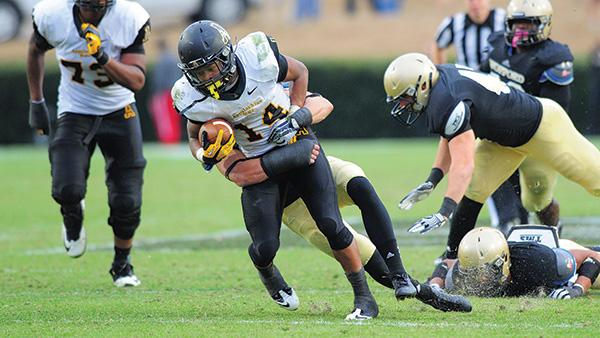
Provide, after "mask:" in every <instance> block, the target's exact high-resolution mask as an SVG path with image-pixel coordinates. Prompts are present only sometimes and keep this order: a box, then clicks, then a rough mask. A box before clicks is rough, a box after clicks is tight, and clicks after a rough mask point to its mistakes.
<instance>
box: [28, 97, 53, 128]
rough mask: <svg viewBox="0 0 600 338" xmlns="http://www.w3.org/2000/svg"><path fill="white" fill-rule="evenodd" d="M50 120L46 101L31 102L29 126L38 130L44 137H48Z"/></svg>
mask: <svg viewBox="0 0 600 338" xmlns="http://www.w3.org/2000/svg"><path fill="white" fill-rule="evenodd" d="M49 121H50V119H49V117H48V107H46V101H42V102H31V101H30V102H29V126H30V127H31V128H34V129H36V130H38V132H39V133H41V134H42V135H48V131H49V125H50V122H49Z"/></svg>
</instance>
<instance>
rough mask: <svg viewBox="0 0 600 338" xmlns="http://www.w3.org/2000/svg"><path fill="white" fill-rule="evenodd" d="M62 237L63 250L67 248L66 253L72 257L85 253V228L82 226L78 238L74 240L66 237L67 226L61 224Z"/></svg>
mask: <svg viewBox="0 0 600 338" xmlns="http://www.w3.org/2000/svg"><path fill="white" fill-rule="evenodd" d="M62 238H63V244H64V246H65V250H67V255H69V256H70V257H72V258H77V257H81V256H82V255H83V254H84V253H85V247H86V242H87V241H86V235H85V228H84V227H83V226H82V227H81V230H80V231H79V238H77V239H76V240H69V239H68V238H67V228H66V227H65V225H64V224H63V226H62Z"/></svg>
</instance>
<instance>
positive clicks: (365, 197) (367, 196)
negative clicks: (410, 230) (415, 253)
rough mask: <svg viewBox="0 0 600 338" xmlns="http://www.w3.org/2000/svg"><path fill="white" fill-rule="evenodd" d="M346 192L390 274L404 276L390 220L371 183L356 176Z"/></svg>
mask: <svg viewBox="0 0 600 338" xmlns="http://www.w3.org/2000/svg"><path fill="white" fill-rule="evenodd" d="M346 190H347V192H348V195H349V196H350V198H352V201H354V203H355V204H356V206H358V208H359V209H360V212H361V214H362V219H363V223H364V225H365V230H367V235H368V236H369V238H370V239H371V241H373V244H375V247H376V248H377V251H379V253H380V254H381V256H382V257H383V258H384V260H385V264H386V265H387V267H388V269H389V270H390V274H394V275H396V274H397V275H400V274H405V273H406V270H405V269H404V264H402V257H401V256H400V250H399V249H398V243H397V242H396V234H395V233H394V227H393V225H392V219H391V218H390V215H389V214H388V212H387V209H386V208H385V206H384V205H383V202H381V199H380V198H379V196H377V193H376V192H375V189H374V188H373V185H371V182H369V180H368V179H367V178H366V177H362V176H357V177H354V178H352V179H351V180H350V182H348V185H347V186H346Z"/></svg>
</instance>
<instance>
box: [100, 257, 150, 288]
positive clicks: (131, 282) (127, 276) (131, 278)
mask: <svg viewBox="0 0 600 338" xmlns="http://www.w3.org/2000/svg"><path fill="white" fill-rule="evenodd" d="M108 272H109V273H110V275H111V276H112V279H113V283H114V284H115V286H116V287H119V288H121V287H126V286H138V285H140V284H141V283H142V282H141V281H140V280H139V279H138V278H137V277H136V276H135V274H134V273H133V265H131V264H129V262H127V263H125V264H117V263H115V262H113V264H112V267H111V268H110V270H109V271H108Z"/></svg>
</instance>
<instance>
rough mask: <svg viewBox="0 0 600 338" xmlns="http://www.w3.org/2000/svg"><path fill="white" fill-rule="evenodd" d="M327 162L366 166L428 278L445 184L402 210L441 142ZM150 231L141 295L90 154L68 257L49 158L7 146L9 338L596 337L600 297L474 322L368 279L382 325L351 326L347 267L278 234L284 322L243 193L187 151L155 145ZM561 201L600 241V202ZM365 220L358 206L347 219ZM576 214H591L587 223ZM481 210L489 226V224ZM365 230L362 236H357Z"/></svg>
mask: <svg viewBox="0 0 600 338" xmlns="http://www.w3.org/2000/svg"><path fill="white" fill-rule="evenodd" d="M595 141H596V144H598V143H599V142H598V141H600V140H598V139H596V140H595ZM324 147H325V149H326V152H327V154H330V155H335V156H338V157H341V158H344V159H347V160H352V161H354V162H356V163H358V164H359V165H361V166H362V167H363V169H364V170H365V171H366V172H367V174H368V175H369V177H370V179H371V181H372V182H373V183H374V185H375V187H376V189H377V190H378V192H379V194H380V196H381V198H382V200H383V201H384V203H385V204H386V206H387V208H388V210H389V211H390V214H391V215H392V218H393V219H394V224H395V226H396V227H397V235H398V238H399V244H400V247H401V252H402V254H403V258H404V261H405V264H406V265H407V267H408V269H409V272H410V273H411V274H413V275H414V276H415V277H417V278H419V279H424V278H426V277H427V275H428V274H429V273H430V271H431V269H432V265H431V261H432V260H433V259H434V258H435V257H436V256H437V255H438V254H439V253H440V252H441V251H442V250H443V244H444V241H445V236H446V234H447V229H439V230H436V231H435V232H433V233H430V234H427V235H425V236H417V235H411V234H407V233H406V232H405V229H406V227H407V226H408V225H409V224H410V223H411V222H413V221H414V220H416V219H418V218H420V217H422V216H423V215H426V214H429V213H431V212H432V211H433V210H436V209H437V207H438V206H439V203H440V199H441V196H442V194H443V190H444V187H443V186H440V187H439V188H438V189H437V191H436V192H435V193H434V194H433V195H432V196H431V197H430V198H429V199H428V200H425V201H423V202H422V203H420V204H418V205H417V206H415V208H414V210H411V211H410V212H400V211H399V210H398V209H397V208H396V204H397V202H398V200H399V199H400V198H401V197H402V196H403V195H404V194H405V193H406V192H407V191H409V190H410V189H411V188H413V187H414V186H415V185H416V184H418V183H420V182H421V181H422V180H423V179H424V178H425V177H426V176H427V174H428V171H429V167H430V165H431V162H432V160H433V155H434V152H435V147H436V144H435V142H434V141H433V140H381V141H364V140H361V141H343V142H341V141H336V142H325V143H324ZM146 157H147V159H148V168H147V171H146V175H145V186H144V206H143V214H142V220H143V223H142V226H141V227H140V229H139V231H138V234H137V236H136V244H137V247H136V249H135V251H134V253H133V263H134V265H135V267H136V273H137V275H138V276H139V277H140V279H142V282H143V284H142V285H141V286H140V287H138V288H135V289H126V290H122V289H116V288H114V287H113V286H112V285H111V283H110V277H109V275H108V273H107V272H108V268H109V265H110V262H111V258H112V251H111V248H110V243H111V241H112V232H111V230H110V228H109V227H108V226H107V225H106V218H107V213H108V208H107V205H106V188H105V187H104V175H103V161H102V158H101V156H100V155H99V154H96V156H95V157H94V161H93V165H92V170H91V171H92V172H91V177H90V180H89V187H88V194H87V196H86V203H87V209H86V216H85V225H86V230H87V232H88V237H89V245H90V247H89V250H88V252H87V253H86V254H85V255H84V256H83V257H82V258H80V259H77V260H73V259H70V258H68V257H67V256H66V255H65V254H64V253H62V250H61V248H60V245H61V242H60V223H61V219H60V215H59V212H58V207H57V205H56V204H55V202H54V201H53V200H52V198H51V197H50V170H49V164H48V160H47V153H46V150H45V148H43V147H5V148H0V177H1V178H0V191H2V194H0V205H1V207H0V208H1V209H0V210H1V211H0V299H1V301H0V336H2V337H5V336H59V335H61V336H62V335H71V336H72V335H76V336H81V335H84V336H115V335H119V336H165V335H169V336H234V337H242V336H243V337H247V336H260V337H263V336H302V337H306V336H327V337H329V336H342V335H343V336H391V335H405V336H448V337H456V336H483V335H486V336H511V337H513V336H523V337H525V336H526V337H532V336H577V337H583V336H590V337H592V336H597V335H598V332H600V323H599V322H598V320H597V319H596V317H597V316H596V311H595V310H596V309H597V308H598V306H599V304H598V302H599V301H600V293H598V292H597V291H594V292H593V293H592V294H591V295H590V296H588V297H585V298H582V299H577V300H573V301H551V300H548V299H543V298H518V299H478V298H473V299H472V302H473V305H474V311H473V312H472V313H470V314H457V313H441V312H437V311H434V310H433V309H431V308H429V307H427V306H425V305H422V304H421V303H419V302H417V301H415V300H407V301H404V302H396V301H395V300H394V299H393V294H392V293H391V291H390V290H387V289H384V288H383V287H380V286H378V285H376V284H375V283H374V282H373V281H372V280H371V286H372V289H373V291H374V294H375V296H376V298H377V300H378V301H379V304H380V310H381V312H380V317H379V318H378V319H376V320H374V321H371V322H369V323H362V324H355V323H347V322H344V321H343V317H344V315H345V314H346V313H347V312H348V311H349V310H350V308H351V299H352V295H351V291H350V289H349V287H348V285H347V281H346V280H345V277H344V275H343V273H342V272H341V270H340V268H339V266H338V264H337V263H336V262H335V261H333V260H332V259H330V258H328V257H327V256H325V255H323V254H321V253H320V252H318V251H316V250H315V249H313V248H311V247H309V246H307V245H306V244H305V243H303V242H302V241H301V240H299V239H298V238H297V237H296V236H294V235H293V234H291V232H289V231H283V232H282V248H281V250H280V252H279V254H278V256H277V259H276V261H277V264H278V266H279V267H280V269H281V270H282V272H283V274H284V275H285V276H286V279H287V280H288V282H289V283H290V284H292V285H293V286H294V287H295V288H296V290H297V292H298V294H299V296H300V299H301V303H302V304H301V307H300V309H299V310H298V311H296V312H285V311H282V310H280V309H279V308H277V307H276V305H274V304H272V302H271V301H270V300H269V299H268V298H267V295H266V293H265V291H264V290H263V287H262V285H261V284H260V281H259V280H258V278H257V276H256V272H255V271H254V269H253V268H252V265H251V262H250V260H249V258H248V257H247V253H246V247H247V245H248V243H249V237H248V235H247V234H246V233H245V232H244V226H243V220H242V215H241V211H240V206H239V189H238V188H236V187H235V186H233V185H232V184H230V183H228V182H227V181H225V180H224V179H223V178H221V177H220V176H219V175H218V174H217V173H216V172H214V173H205V172H203V170H202V169H201V167H200V166H199V165H198V163H197V162H195V161H194V160H192V159H191V157H190V156H189V154H188V153H187V150H186V148H185V147H183V146H182V147H159V146H153V145H148V146H147V147H146ZM556 196H557V198H558V199H559V201H560V203H561V209H562V213H563V216H564V218H565V220H567V221H568V222H567V223H569V224H568V225H567V228H566V229H565V233H564V237H566V238H571V239H575V240H577V241H579V242H582V243H587V244H592V243H596V244H597V243H600V228H597V225H596V224H594V220H593V218H590V217H594V216H595V217H600V209H599V208H598V206H600V203H599V201H598V200H597V199H594V198H593V197H591V196H590V195H588V194H587V193H586V192H585V191H584V190H583V189H582V188H580V187H579V186H577V185H574V184H572V183H570V182H566V181H564V180H562V179H561V180H560V181H559V184H558V188H557V192H556ZM343 214H344V216H345V217H347V218H348V219H350V220H353V221H356V220H357V219H358V218H357V216H359V213H358V211H357V210H356V208H348V209H346V210H344V211H343ZM577 217H588V218H587V220H588V221H589V220H590V219H591V220H592V224H587V223H585V222H584V221H585V219H584V220H581V219H578V218H577ZM486 222H487V214H486V213H485V212H484V213H483V214H482V216H481V219H480V224H482V225H483V224H486ZM358 228H359V229H362V228H361V227H360V226H358Z"/></svg>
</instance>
